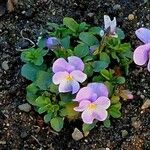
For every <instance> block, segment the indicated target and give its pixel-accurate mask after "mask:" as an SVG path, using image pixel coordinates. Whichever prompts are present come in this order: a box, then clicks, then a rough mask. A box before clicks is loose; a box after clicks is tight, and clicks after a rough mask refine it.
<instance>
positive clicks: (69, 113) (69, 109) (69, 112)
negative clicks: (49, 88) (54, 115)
mask: <svg viewBox="0 0 150 150" xmlns="http://www.w3.org/2000/svg"><path fill="white" fill-rule="evenodd" d="M76 106H77V104H76V102H68V103H66V104H65V105H64V108H63V109H61V111H60V115H61V116H62V117H67V118H68V119H69V120H73V119H76V118H77V117H78V115H79V112H77V111H75V110H74V108H75V107H76Z"/></svg>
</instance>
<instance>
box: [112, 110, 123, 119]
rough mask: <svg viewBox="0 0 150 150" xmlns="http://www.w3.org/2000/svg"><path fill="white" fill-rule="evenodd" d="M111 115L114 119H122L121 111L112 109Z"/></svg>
mask: <svg viewBox="0 0 150 150" xmlns="http://www.w3.org/2000/svg"><path fill="white" fill-rule="evenodd" d="M109 114H110V115H111V116H112V117H113V118H120V117H121V112H120V110H117V109H110V110H109Z"/></svg>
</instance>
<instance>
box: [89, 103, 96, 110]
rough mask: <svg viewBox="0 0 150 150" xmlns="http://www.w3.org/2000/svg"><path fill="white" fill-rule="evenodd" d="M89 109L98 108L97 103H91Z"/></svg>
mask: <svg viewBox="0 0 150 150" xmlns="http://www.w3.org/2000/svg"><path fill="white" fill-rule="evenodd" d="M88 109H89V110H95V109H96V104H93V103H91V104H89V105H88Z"/></svg>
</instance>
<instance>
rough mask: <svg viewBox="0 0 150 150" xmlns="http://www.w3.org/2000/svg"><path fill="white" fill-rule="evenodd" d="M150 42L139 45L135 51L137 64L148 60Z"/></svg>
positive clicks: (134, 57)
mask: <svg viewBox="0 0 150 150" xmlns="http://www.w3.org/2000/svg"><path fill="white" fill-rule="evenodd" d="M149 51H150V43H148V44H145V45H141V46H139V47H137V48H136V49H135V51H134V53H133V60H134V62H135V63H136V64H137V65H144V64H145V63H146V62H147V60H148V57H149V56H148V55H149V54H148V53H149Z"/></svg>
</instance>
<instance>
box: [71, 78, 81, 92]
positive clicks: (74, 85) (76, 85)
mask: <svg viewBox="0 0 150 150" xmlns="http://www.w3.org/2000/svg"><path fill="white" fill-rule="evenodd" d="M71 86H72V94H75V93H77V92H78V91H79V89H80V85H79V83H78V82H77V81H75V80H73V81H72V82H71Z"/></svg>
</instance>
